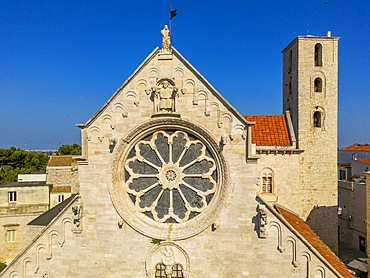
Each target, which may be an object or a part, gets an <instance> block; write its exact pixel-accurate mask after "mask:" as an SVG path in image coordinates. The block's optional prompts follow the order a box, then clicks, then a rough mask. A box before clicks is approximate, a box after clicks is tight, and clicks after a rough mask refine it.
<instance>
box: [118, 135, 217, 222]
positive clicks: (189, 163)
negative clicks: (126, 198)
mask: <svg viewBox="0 0 370 278" xmlns="http://www.w3.org/2000/svg"><path fill="white" fill-rule="evenodd" d="M146 138H148V139H146V140H140V141H139V142H138V143H137V144H136V145H135V152H131V153H132V157H129V159H127V161H126V163H125V169H126V171H127V173H128V176H129V178H128V180H127V181H126V183H125V184H124V190H125V191H126V192H127V193H128V194H130V195H131V196H132V197H131V198H132V199H135V201H134V200H133V201H134V204H135V208H136V210H137V211H140V212H142V213H144V214H145V215H146V216H149V217H150V218H152V219H154V220H155V221H157V222H161V223H165V222H169V221H170V223H173V222H175V223H181V222H185V221H187V220H189V219H191V218H193V217H195V216H197V215H198V214H199V213H201V212H203V211H204V210H205V209H206V208H207V206H208V204H209V202H210V201H211V200H212V198H213V194H214V193H215V191H216V184H217V177H216V176H215V175H214V173H215V172H216V164H215V161H214V159H213V158H212V157H211V156H210V154H209V151H208V150H207V148H206V146H205V145H204V144H203V143H202V142H201V141H199V140H197V139H195V138H193V136H191V135H188V134H187V133H185V132H183V131H175V132H174V133H172V131H171V132H166V131H157V132H155V133H154V134H153V135H151V136H150V137H146Z"/></svg>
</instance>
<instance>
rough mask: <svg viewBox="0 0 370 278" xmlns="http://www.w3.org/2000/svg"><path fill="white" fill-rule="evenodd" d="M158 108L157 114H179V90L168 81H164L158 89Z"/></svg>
mask: <svg viewBox="0 0 370 278" xmlns="http://www.w3.org/2000/svg"><path fill="white" fill-rule="evenodd" d="M156 97H157V100H158V107H157V112H161V113H162V112H177V97H178V93H177V88H176V87H175V86H172V85H171V84H170V83H169V82H168V81H167V80H164V81H162V82H161V83H160V84H159V86H158V87H157V94H156Z"/></svg>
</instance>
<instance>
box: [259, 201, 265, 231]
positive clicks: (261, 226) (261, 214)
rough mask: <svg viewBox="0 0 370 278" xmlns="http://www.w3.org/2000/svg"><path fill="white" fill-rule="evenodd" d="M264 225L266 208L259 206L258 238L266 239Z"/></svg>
mask: <svg viewBox="0 0 370 278" xmlns="http://www.w3.org/2000/svg"><path fill="white" fill-rule="evenodd" d="M266 225H267V211H266V206H264V205H261V204H259V205H258V228H259V229H258V231H259V234H258V236H259V237H260V238H266V236H267V230H266Z"/></svg>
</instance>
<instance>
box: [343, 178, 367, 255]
mask: <svg viewBox="0 0 370 278" xmlns="http://www.w3.org/2000/svg"><path fill="white" fill-rule="evenodd" d="M338 199H339V203H338V205H339V211H338V215H339V219H338V226H339V241H340V242H341V243H344V244H346V245H347V246H350V247H352V248H354V249H357V250H360V251H362V252H364V253H365V252H366V245H367V243H366V185H365V183H356V182H344V181H339V182H338Z"/></svg>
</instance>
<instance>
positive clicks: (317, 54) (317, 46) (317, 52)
mask: <svg viewBox="0 0 370 278" xmlns="http://www.w3.org/2000/svg"><path fill="white" fill-rule="evenodd" d="M315 66H317V67H321V66H322V45H321V43H317V44H315Z"/></svg>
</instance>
